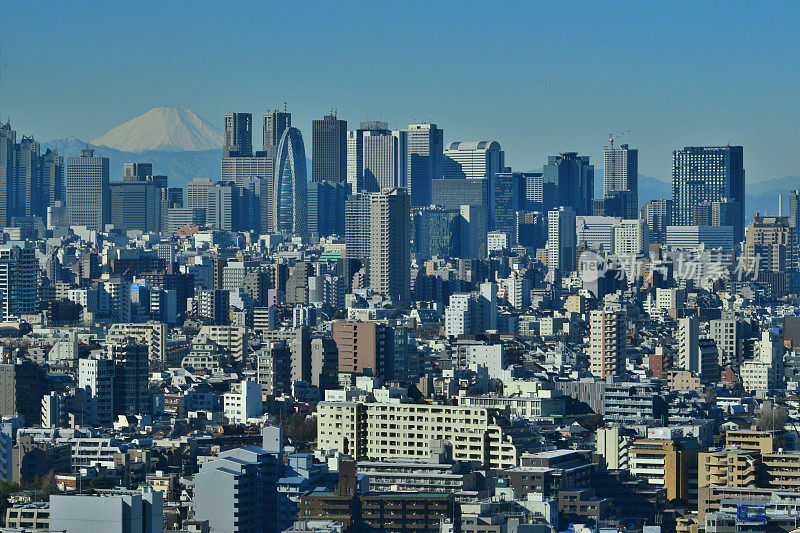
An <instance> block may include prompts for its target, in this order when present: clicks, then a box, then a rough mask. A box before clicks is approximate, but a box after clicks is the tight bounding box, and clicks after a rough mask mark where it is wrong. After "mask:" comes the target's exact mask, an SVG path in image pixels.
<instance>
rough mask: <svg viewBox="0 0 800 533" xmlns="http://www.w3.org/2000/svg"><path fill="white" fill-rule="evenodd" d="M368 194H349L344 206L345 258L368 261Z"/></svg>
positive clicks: (369, 217) (369, 218)
mask: <svg viewBox="0 0 800 533" xmlns="http://www.w3.org/2000/svg"><path fill="white" fill-rule="evenodd" d="M370 196H371V194H370V193H360V194H351V195H349V196H348V197H347V198H346V199H345V204H344V212H345V218H344V239H345V251H344V254H345V258H347V259H360V260H362V261H368V260H369V255H370V220H371V216H370Z"/></svg>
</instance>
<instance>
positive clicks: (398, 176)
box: [362, 131, 406, 192]
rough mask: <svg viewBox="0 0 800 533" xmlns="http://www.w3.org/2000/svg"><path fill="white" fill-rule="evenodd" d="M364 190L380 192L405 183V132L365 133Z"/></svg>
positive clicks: (363, 142) (363, 141)
mask: <svg viewBox="0 0 800 533" xmlns="http://www.w3.org/2000/svg"><path fill="white" fill-rule="evenodd" d="M362 144H363V167H362V175H363V190H364V191H368V192H379V191H381V190H383V189H387V188H389V189H390V188H393V187H403V186H404V183H405V174H404V172H405V153H404V150H405V147H406V146H405V132H402V131H399V132H397V131H396V132H388V131H380V132H376V131H368V132H364V138H363V140H362Z"/></svg>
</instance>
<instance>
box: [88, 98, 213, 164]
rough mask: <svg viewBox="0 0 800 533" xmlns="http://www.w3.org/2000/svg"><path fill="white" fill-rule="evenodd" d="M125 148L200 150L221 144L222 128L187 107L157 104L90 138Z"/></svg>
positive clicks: (142, 150) (141, 149)
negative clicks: (143, 112)
mask: <svg viewBox="0 0 800 533" xmlns="http://www.w3.org/2000/svg"><path fill="white" fill-rule="evenodd" d="M91 144H93V145H95V146H107V147H109V148H113V149H115V150H119V151H122V152H134V153H136V152H150V151H158V152H198V151H202V150H216V149H220V148H221V147H222V131H221V130H220V129H219V128H216V127H214V126H213V125H212V124H211V123H209V122H208V121H206V120H204V119H202V118H201V117H199V116H197V115H196V114H195V113H193V112H192V111H190V110H189V109H186V108H185V107H177V108H175V107H155V108H153V109H151V110H150V111H148V112H147V113H145V114H143V115H140V116H138V117H136V118H134V119H131V120H129V121H127V122H125V123H123V124H120V125H119V126H117V127H115V128H112V129H111V130H109V131H108V132H107V133H105V134H104V135H101V136H100V137H98V138H96V139H94V140H93V141H91Z"/></svg>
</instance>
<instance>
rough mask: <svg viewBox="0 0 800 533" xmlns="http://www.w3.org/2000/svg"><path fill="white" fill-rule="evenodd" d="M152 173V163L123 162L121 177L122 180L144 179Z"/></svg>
mask: <svg viewBox="0 0 800 533" xmlns="http://www.w3.org/2000/svg"><path fill="white" fill-rule="evenodd" d="M152 175H153V164H152V163H125V164H124V165H123V173H122V179H123V180H124V181H145V180H146V178H147V176H152Z"/></svg>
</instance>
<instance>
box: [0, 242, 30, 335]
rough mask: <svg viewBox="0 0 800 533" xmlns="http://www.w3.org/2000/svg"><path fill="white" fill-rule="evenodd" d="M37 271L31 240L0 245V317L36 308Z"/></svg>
mask: <svg viewBox="0 0 800 533" xmlns="http://www.w3.org/2000/svg"><path fill="white" fill-rule="evenodd" d="M38 271H39V266H38V263H37V260H36V255H35V249H34V246H33V244H32V243H29V242H27V241H12V242H8V243H6V244H3V245H0V299H1V301H2V317H0V319H2V320H10V319H11V318H14V317H19V316H20V315H21V314H24V313H35V312H37V311H38V307H39V292H38V280H37V273H38Z"/></svg>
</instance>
